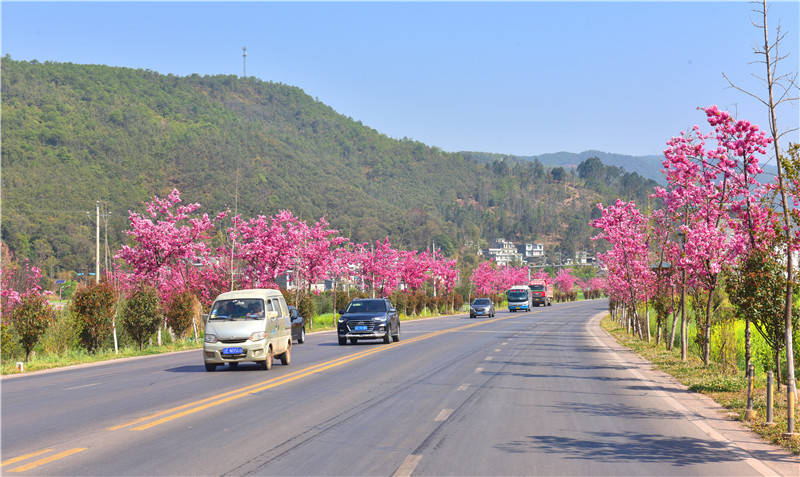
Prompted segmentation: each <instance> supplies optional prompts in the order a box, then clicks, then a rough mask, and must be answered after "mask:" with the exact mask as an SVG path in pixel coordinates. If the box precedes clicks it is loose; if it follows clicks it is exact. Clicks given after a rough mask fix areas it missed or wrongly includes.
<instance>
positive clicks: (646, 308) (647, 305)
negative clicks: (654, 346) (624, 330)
mask: <svg viewBox="0 0 800 477" xmlns="http://www.w3.org/2000/svg"><path fill="white" fill-rule="evenodd" d="M642 324H643V325H644V330H645V332H646V334H647V342H648V343H649V342H650V339H651V336H650V302H649V301H645V302H644V323H642Z"/></svg>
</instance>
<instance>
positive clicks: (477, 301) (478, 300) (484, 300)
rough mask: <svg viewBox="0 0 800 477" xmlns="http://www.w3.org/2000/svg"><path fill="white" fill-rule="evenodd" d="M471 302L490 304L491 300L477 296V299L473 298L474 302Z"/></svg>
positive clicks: (474, 303)
mask: <svg viewBox="0 0 800 477" xmlns="http://www.w3.org/2000/svg"><path fill="white" fill-rule="evenodd" d="M472 304H473V305H490V304H491V302H490V301H489V299H488V298H479V299H477V300H475V301H474V302H472Z"/></svg>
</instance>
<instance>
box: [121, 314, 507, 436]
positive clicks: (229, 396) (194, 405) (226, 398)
mask: <svg viewBox="0 0 800 477" xmlns="http://www.w3.org/2000/svg"><path fill="white" fill-rule="evenodd" d="M511 318H512V317H505V318H495V319H493V320H491V321H482V322H478V323H471V324H468V325H463V326H458V327H456V328H450V329H445V330H439V331H433V332H430V333H427V334H424V335H420V336H417V337H415V338H411V339H409V340H404V341H401V342H399V343H393V344H391V345H389V346H381V347H379V348H375V349H372V350H367V351H363V352H359V353H355V354H351V355H348V356H344V357H341V358H337V359H335V360H332V361H328V362H325V363H320V364H318V365H315V366H312V367H310V368H305V369H301V370H299V371H295V372H294V373H291V374H289V375H284V376H280V377H277V378H274V379H270V380H267V381H264V382H261V383H256V384H252V385H250V386H246V387H243V388H239V389H235V390H233V391H228V392H226V393H222V394H218V395H216V396H212V397H209V398H205V399H201V400H199V401H195V402H191V403H187V404H184V405H182V406H177V407H174V408H171V409H167V410H165V411H161V412H158V413H155V414H151V415H150V416H146V417H143V418H140V419H137V420H135V421H131V422H129V423H126V424H122V425H120V426H115V427H112V428H109V429H110V430H115V429H120V428H123V427H128V426H131V425H134V424H138V423H140V422H144V421H148V420H150V419H153V418H155V417H159V416H164V415H165V414H170V415H169V416H166V417H162V418H161V419H157V420H155V421H151V422H149V423H147V424H143V425H141V426H137V427H134V428H132V429H131V430H132V431H143V430H146V429H150V428H152V427H155V426H158V425H160V424H164V423H165V422H169V421H173V420H175V419H179V418H181V417H184V416H188V415H190V414H194V413H196V412H200V411H203V410H206V409H209V408H211V407H215V406H219V405H221V404H225V403H227V402H231V401H235V400H237V399H239V398H243V397H245V396H249V395H251V394H255V393H258V392H261V391H265V390H267V389H271V388H274V387H277V386H280V385H282V384H286V383H290V382H292V381H295V380H298V379H300V378H304V377H306V376H310V375H312V374H317V373H320V372H322V371H326V370H328V369H331V368H335V367H338V366H341V365H344V364H347V363H350V362H353V361H356V360H358V359H361V358H364V357H367V356H370V355H372V354H375V353H380V352H382V351H386V350H387V349H391V348H396V347H398V346H405V345H408V344H411V343H416V342H418V341H422V340H426V339H429V338H433V337H435V336H439V335H442V334H445V333H452V332H455V331H461V330H464V329H467V328H472V327H475V326H480V325H485V324H488V323H494V322H498V321H503V320H508V319H511ZM187 408H190V409H187ZM182 409H183V410H182ZM181 410H182V411H181ZM175 411H181V412H177V413H175V414H171V413H173V412H175Z"/></svg>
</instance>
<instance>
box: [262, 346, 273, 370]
mask: <svg viewBox="0 0 800 477" xmlns="http://www.w3.org/2000/svg"><path fill="white" fill-rule="evenodd" d="M261 369H265V370H267V371H269V370H270V369H272V347H271V346H270V348H269V349H268V350H267V359H265V360H264V361H262V362H261Z"/></svg>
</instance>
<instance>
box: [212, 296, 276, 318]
mask: <svg viewBox="0 0 800 477" xmlns="http://www.w3.org/2000/svg"><path fill="white" fill-rule="evenodd" d="M209 319H212V320H237V319H242V320H262V319H264V300H262V299H260V298H242V299H235V300H217V301H216V302H214V308H212V309H211V313H210V314H209Z"/></svg>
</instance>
